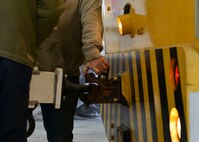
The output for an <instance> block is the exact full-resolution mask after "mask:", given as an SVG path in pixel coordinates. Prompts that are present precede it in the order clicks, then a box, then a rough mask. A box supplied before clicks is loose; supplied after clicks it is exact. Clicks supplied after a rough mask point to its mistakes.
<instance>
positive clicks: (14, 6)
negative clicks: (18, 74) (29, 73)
mask: <svg viewBox="0 0 199 142" xmlns="http://www.w3.org/2000/svg"><path fill="white" fill-rule="evenodd" d="M63 10H64V0H2V1H1V2H0V17H1V20H0V56H1V57H5V58H9V59H12V60H14V61H17V62H19V63H22V64H25V65H27V66H29V67H33V65H34V64H33V63H34V56H35V50H36V44H39V43H40V42H41V41H42V40H44V39H45V38H46V37H47V36H48V35H49V34H50V33H51V32H52V29H53V27H54V26H55V25H56V24H57V20H58V18H59V16H60V14H61V13H62V12H63Z"/></svg>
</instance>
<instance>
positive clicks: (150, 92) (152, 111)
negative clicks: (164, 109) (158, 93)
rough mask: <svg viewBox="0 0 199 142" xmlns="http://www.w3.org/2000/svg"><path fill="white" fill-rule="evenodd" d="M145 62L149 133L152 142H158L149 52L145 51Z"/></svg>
mask: <svg viewBox="0 0 199 142" xmlns="http://www.w3.org/2000/svg"><path fill="white" fill-rule="evenodd" d="M145 62H146V73H147V84H148V95H149V107H150V114H151V115H150V116H151V129H152V130H151V132H152V138H153V142H158V136H157V124H156V115H155V105H154V95H153V94H154V92H153V85H152V74H151V62H150V53H149V50H146V51H145Z"/></svg>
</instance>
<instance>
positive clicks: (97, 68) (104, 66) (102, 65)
mask: <svg viewBox="0 0 199 142" xmlns="http://www.w3.org/2000/svg"><path fill="white" fill-rule="evenodd" d="M109 68H110V65H109V63H108V61H107V60H106V59H105V58H104V57H103V56H101V57H99V58H96V59H94V60H91V61H89V62H87V63H86V64H85V65H84V68H83V73H84V74H86V73H87V71H88V70H89V69H91V70H92V71H94V72H95V73H96V74H98V75H100V74H101V73H105V72H106V71H108V70H109Z"/></svg>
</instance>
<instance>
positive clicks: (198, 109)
mask: <svg viewBox="0 0 199 142" xmlns="http://www.w3.org/2000/svg"><path fill="white" fill-rule="evenodd" d="M189 121H190V142H198V141H199V135H198V128H199V92H196V93H190V95H189Z"/></svg>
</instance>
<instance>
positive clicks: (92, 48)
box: [37, 0, 109, 142]
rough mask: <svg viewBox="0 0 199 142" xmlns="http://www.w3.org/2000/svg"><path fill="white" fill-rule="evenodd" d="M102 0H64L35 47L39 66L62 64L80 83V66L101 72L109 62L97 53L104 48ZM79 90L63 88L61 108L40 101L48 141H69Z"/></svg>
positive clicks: (69, 75)
mask: <svg viewBox="0 0 199 142" xmlns="http://www.w3.org/2000/svg"><path fill="white" fill-rule="evenodd" d="M101 6H102V1H101V0H66V9H65V11H64V12H63V13H62V15H61V17H60V19H59V22H58V24H57V26H56V27H55V28H54V31H53V32H52V33H51V35H50V36H49V37H48V38H47V40H45V42H43V43H42V45H41V46H40V47H39V49H38V56H37V59H38V64H37V65H38V67H39V70H47V71H53V70H54V69H55V68H56V67H60V68H63V71H64V74H66V75H67V78H68V79H69V80H70V81H71V82H73V83H76V84H78V83H79V75H80V71H79V67H80V66H81V65H82V64H84V69H83V71H84V73H86V72H87V71H88V70H89V69H91V70H93V71H94V72H95V73H97V74H101V73H102V72H105V71H107V70H108V69H109V63H108V62H107V60H106V59H105V58H104V57H103V56H102V55H101V54H100V52H101V51H102V49H103V45H102V35H103V24H102V17H101ZM77 94H78V93H77V92H76V93H75V92H69V91H68V90H66V89H64V90H63V93H62V95H63V98H64V99H62V102H61V108H60V109H55V108H54V106H53V105H51V104H41V109H42V115H43V120H44V127H45V129H46V131H47V139H48V141H49V142H72V141H73V134H72V131H73V120H74V114H75V110H76V105H77V100H78V95H77Z"/></svg>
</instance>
